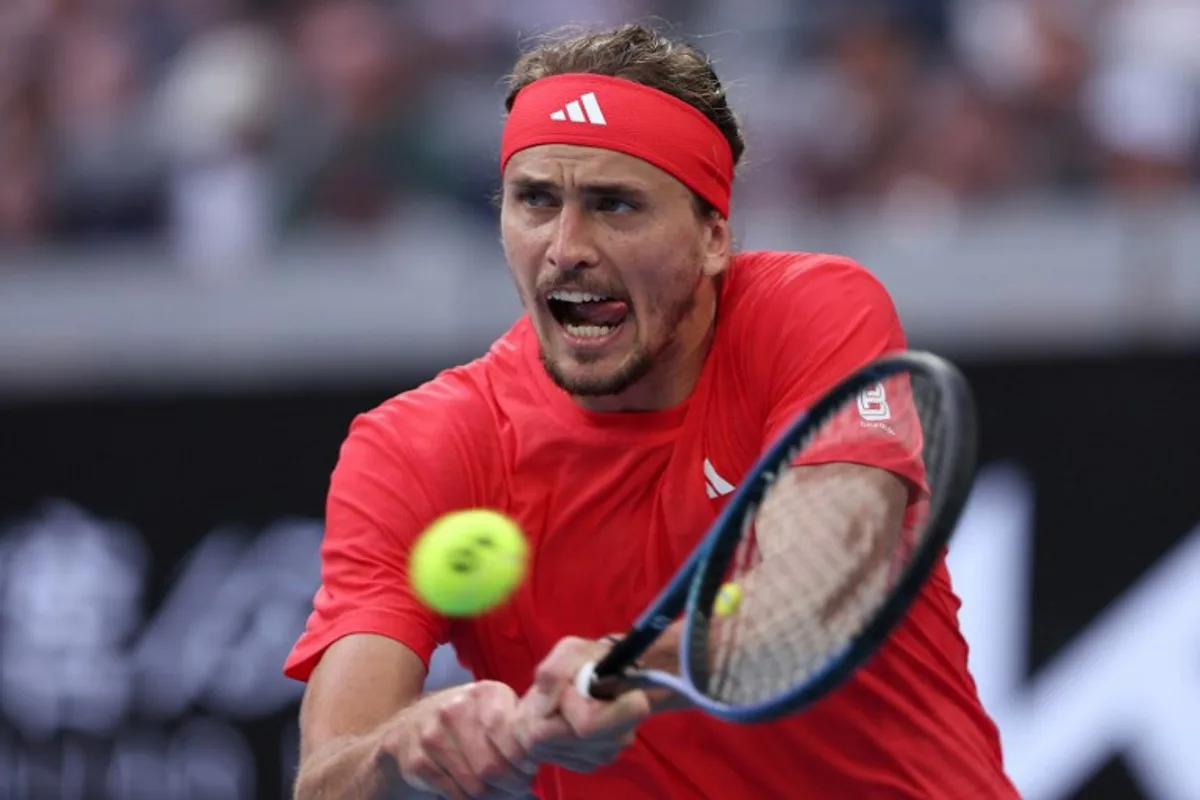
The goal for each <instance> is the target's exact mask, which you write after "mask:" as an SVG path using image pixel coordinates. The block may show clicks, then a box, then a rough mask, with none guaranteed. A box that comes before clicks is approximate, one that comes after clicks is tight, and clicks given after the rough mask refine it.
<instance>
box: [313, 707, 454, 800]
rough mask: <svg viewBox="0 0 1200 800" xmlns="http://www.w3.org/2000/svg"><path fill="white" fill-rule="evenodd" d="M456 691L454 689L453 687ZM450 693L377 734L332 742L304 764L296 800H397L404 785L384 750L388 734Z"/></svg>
mask: <svg viewBox="0 0 1200 800" xmlns="http://www.w3.org/2000/svg"><path fill="white" fill-rule="evenodd" d="M451 688H453V687H451ZM445 691H448V689H442V690H440V691H437V692H431V693H429V694H425V695H422V696H421V697H420V698H418V699H417V700H416V701H414V702H412V703H410V704H409V705H407V706H405V707H404V708H402V709H401V710H399V711H398V712H396V713H395V714H394V715H393V716H392V717H390V718H388V719H387V720H386V721H385V722H384V723H383V724H381V725H379V726H378V727H377V728H375V729H374V730H372V731H370V732H368V733H364V734H355V735H349V736H341V737H339V738H337V739H333V740H331V741H329V742H327V743H325V744H324V745H322V746H321V747H320V748H319V749H317V750H316V751H314V752H313V753H311V754H309V755H307V756H306V757H304V758H303V759H302V760H301V763H300V769H299V771H298V773H297V775H296V783H295V789H294V792H293V798H294V800H332V799H333V798H337V799H338V800H341V799H342V798H354V799H355V800H358V798H362V799H363V800H367V799H368V798H369V799H370V800H375V799H376V798H387V797H394V796H396V795H397V793H398V792H399V790H400V788H401V787H403V786H404V785H405V783H404V778H403V776H402V775H401V774H400V770H399V766H398V764H397V762H396V758H395V755H394V754H393V753H392V752H390V750H389V749H387V748H385V747H384V743H385V741H386V740H389V739H391V737H390V736H389V734H391V733H393V732H394V731H396V730H397V729H398V728H402V727H403V726H404V725H406V724H407V721H406V720H407V718H408V717H409V716H411V712H412V711H413V709H414V708H415V707H416V706H417V705H418V704H419V703H422V702H425V701H427V700H428V699H429V698H432V697H436V696H437V695H440V694H442V693H443V692H445Z"/></svg>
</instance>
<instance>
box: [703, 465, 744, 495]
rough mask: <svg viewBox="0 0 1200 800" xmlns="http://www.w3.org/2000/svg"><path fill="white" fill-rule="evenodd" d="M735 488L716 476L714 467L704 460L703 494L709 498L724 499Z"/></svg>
mask: <svg viewBox="0 0 1200 800" xmlns="http://www.w3.org/2000/svg"><path fill="white" fill-rule="evenodd" d="M736 488H737V487H736V486H734V485H733V484H732V483H730V482H729V481H727V480H725V479H724V478H722V477H721V476H720V475H718V474H717V470H716V467H714V466H713V465H712V462H711V461H709V460H708V459H707V458H706V459H704V493H705V494H707V495H708V496H709V497H710V498H717V497H724V496H725V495H727V494H730V493H732V492H733V490H734V489H736Z"/></svg>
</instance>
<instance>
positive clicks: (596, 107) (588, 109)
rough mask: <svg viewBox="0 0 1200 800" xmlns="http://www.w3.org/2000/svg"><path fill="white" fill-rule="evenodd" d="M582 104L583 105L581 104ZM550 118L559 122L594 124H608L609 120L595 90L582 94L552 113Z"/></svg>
mask: <svg viewBox="0 0 1200 800" xmlns="http://www.w3.org/2000/svg"><path fill="white" fill-rule="evenodd" d="M581 104H582V105H581ZM550 119H553V120H557V121H559V122H566V121H567V120H570V121H571V122H588V123H591V124H592V125H607V124H608V121H607V120H605V119H604V112H603V111H601V110H600V103H599V102H598V101H597V100H596V93H595V92H586V93H585V94H583V95H580V97H579V99H578V100H572V101H571V102H569V103H567V105H566V106H565V107H563V108H560V109H559V110H558V111H555V112H553V113H551V114H550Z"/></svg>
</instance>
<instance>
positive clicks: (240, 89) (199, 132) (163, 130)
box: [157, 23, 287, 274]
mask: <svg viewBox="0 0 1200 800" xmlns="http://www.w3.org/2000/svg"><path fill="white" fill-rule="evenodd" d="M286 88H287V85H286V81H285V70H284V61H283V53H282V51H281V46H280V44H279V43H278V42H277V40H276V37H275V36H274V35H273V34H272V33H271V32H270V31H269V30H266V29H264V28H262V27H260V26H258V25H254V24H251V23H231V24H227V25H220V26H216V27H213V28H211V29H210V30H207V31H206V32H204V33H201V34H198V35H197V36H195V37H194V39H193V40H192V41H191V42H189V43H188V44H187V45H186V46H185V48H184V50H183V52H182V53H181V54H180V55H179V56H178V58H177V59H176V60H175V61H174V62H173V63H172V65H171V67H170V69H169V71H168V73H167V75H166V78H165V80H164V83H163V89H162V93H161V97H160V105H159V109H158V110H159V117H158V123H157V127H158V129H159V132H160V142H161V144H162V146H163V148H164V150H165V152H166V153H168V155H169V158H170V165H171V178H170V203H169V206H170V215H171V223H172V232H173V235H174V237H173V238H174V242H175V247H176V252H177V254H178V256H179V258H180V259H181V260H182V261H183V262H184V263H185V264H187V265H188V266H189V267H191V268H192V269H195V270H203V271H204V272H206V273H208V274H226V273H229V272H233V273H236V272H240V271H241V270H242V269H244V268H245V267H247V266H248V265H250V264H252V263H255V261H256V260H257V258H258V257H261V256H262V255H263V254H265V253H266V252H267V251H268V249H269V248H270V246H271V244H272V242H273V241H274V239H275V235H276V231H277V228H278V220H277V219H276V212H275V209H276V207H277V205H278V197H277V187H276V186H275V184H276V177H275V166H274V164H273V156H272V154H273V152H274V149H275V148H276V147H277V146H278V144H279V141H278V140H279V136H280V121H281V120H280V113H281V111H282V98H283V96H284V94H285V93H286V91H285V90H286Z"/></svg>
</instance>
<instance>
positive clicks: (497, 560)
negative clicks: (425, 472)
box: [408, 508, 529, 617]
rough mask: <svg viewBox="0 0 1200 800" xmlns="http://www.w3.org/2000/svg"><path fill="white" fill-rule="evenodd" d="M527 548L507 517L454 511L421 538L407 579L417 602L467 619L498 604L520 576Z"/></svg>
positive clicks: (414, 549) (475, 509) (452, 615)
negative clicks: (418, 600)
mask: <svg viewBox="0 0 1200 800" xmlns="http://www.w3.org/2000/svg"><path fill="white" fill-rule="evenodd" d="M528 556H529V546H528V544H527V543H526V541H525V534H524V533H523V532H522V531H521V528H520V526H518V525H517V523H516V522H514V521H513V520H512V519H510V518H509V517H507V516H505V515H504V514H501V513H499V512H497V511H491V510H488V509H482V508H474V509H468V510H464V511H454V512H451V513H449V514H446V515H445V516H443V517H441V518H439V519H438V520H436V521H435V522H434V523H433V524H432V525H430V526H429V528H427V529H426V530H425V532H424V533H423V534H421V536H420V538H419V539H418V540H417V542H416V544H415V545H414V546H413V549H412V553H411V555H410V557H409V564H408V576H409V580H410V581H411V582H412V586H413V589H414V590H415V591H416V593H417V596H418V597H420V598H421V601H422V602H423V603H425V604H426V605H427V606H429V607H430V608H432V609H434V610H435V611H438V612H439V613H441V614H444V615H446V616H449V617H472V616H475V615H477V614H482V613H484V612H486V611H489V610H491V609H493V608H495V607H496V606H498V605H500V604H501V603H503V602H504V601H505V600H507V599H508V598H509V596H510V595H511V594H512V593H513V591H514V590H515V589H516V588H517V586H519V585H520V583H521V581H522V580H524V578H525V570H526V566H527V559H528Z"/></svg>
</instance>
